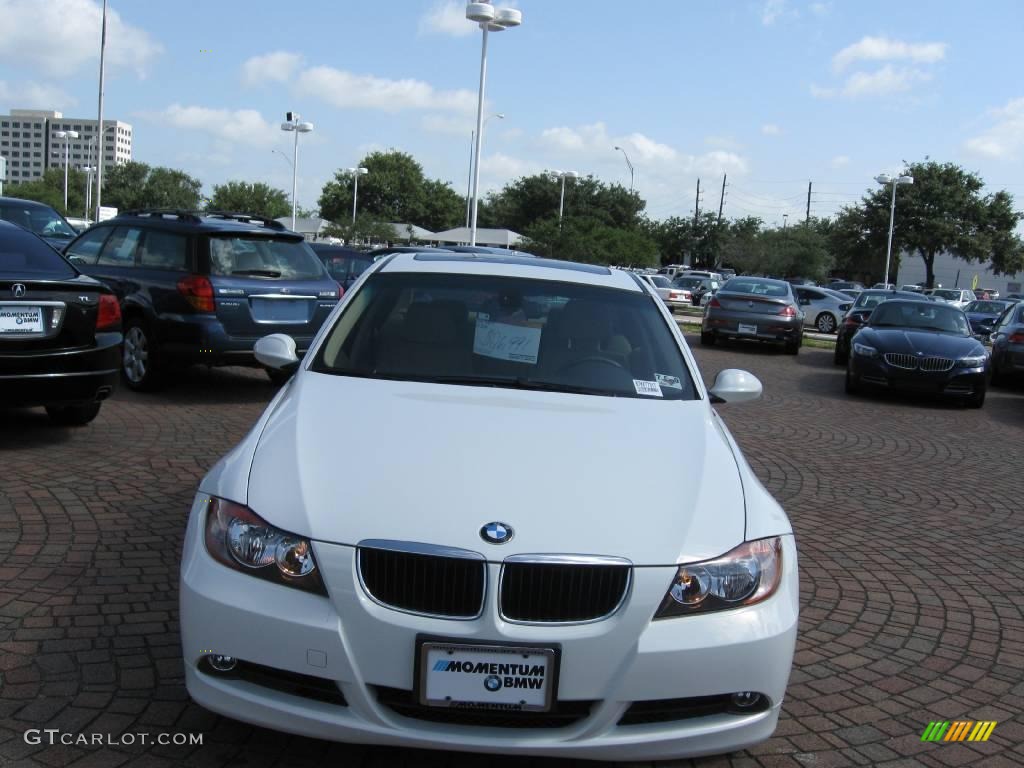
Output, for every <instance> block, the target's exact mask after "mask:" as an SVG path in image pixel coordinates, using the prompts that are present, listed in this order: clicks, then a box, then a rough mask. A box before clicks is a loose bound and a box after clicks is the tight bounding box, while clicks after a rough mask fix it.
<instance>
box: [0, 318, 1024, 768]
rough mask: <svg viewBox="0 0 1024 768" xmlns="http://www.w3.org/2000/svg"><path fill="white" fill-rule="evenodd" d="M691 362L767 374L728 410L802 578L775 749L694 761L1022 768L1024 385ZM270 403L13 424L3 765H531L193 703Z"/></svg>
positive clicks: (3, 561)
mask: <svg viewBox="0 0 1024 768" xmlns="http://www.w3.org/2000/svg"><path fill="white" fill-rule="evenodd" d="M691 343H694V339H692V338H691ZM696 351H697V355H698V358H699V360H700V363H701V366H702V368H703V371H704V374H705V377H707V378H711V377H713V375H714V373H715V372H717V371H718V370H719V369H721V368H727V367H739V368H746V369H748V370H750V371H752V372H753V373H755V374H756V375H758V376H759V377H760V378H761V379H762V381H763V382H764V384H765V397H764V399H763V400H762V401H761V402H759V403H755V404H751V405H742V406H720V408H721V413H722V414H723V416H724V417H725V418H726V420H727V421H728V422H729V424H730V426H731V428H732V429H733V432H734V434H735V435H736V437H737V439H738V440H739V442H740V443H741V444H742V446H743V448H744V450H745V452H746V455H747V458H748V459H749V460H750V462H751V464H752V465H753V467H754V469H755V470H756V471H757V473H758V475H759V476H760V477H761V478H762V480H763V481H764V482H765V484H766V485H767V486H768V488H769V489H770V490H771V491H772V492H773V493H774V494H775V496H776V497H777V498H778V499H779V500H780V501H781V502H782V504H783V505H784V506H785V507H786V509H787V510H788V512H789V514H790V517H791V518H792V520H793V524H794V526H795V528H796V531H797V535H798V541H799V546H800V554H801V577H802V617H801V618H802V620H801V635H800V640H799V643H798V647H797V656H796V663H795V666H794V670H793V676H792V680H791V683H790V687H789V693H788V696H787V700H786V704H785V713H784V715H783V718H782V720H781V721H780V724H779V728H778V731H777V732H776V735H775V737H774V738H773V739H771V740H770V741H768V742H767V743H765V744H763V745H761V746H759V747H757V748H755V749H753V750H751V751H750V752H749V753H743V754H734V755H729V756H726V757H720V758H714V759H708V760H702V761H697V764H700V765H709V766H710V765H723V766H725V765H730V766H766V767H767V766H787V765H793V766H823V767H824V766H841V765H882V766H890V765H891V766H904V765H929V766H946V765H978V766H1011V765H1021V764H1024V723H1022V722H1021V712H1022V711H1024V620H1022V608H1024V596H1022V591H1021V589H1020V580H1019V575H1020V571H1021V567H1022V563H1024V560H1022V556H1021V544H1022V541H1024V522H1022V512H1021V499H1022V494H1021V489H1022V487H1024V481H1022V478H1024V451H1022V450H1021V447H1020V446H1021V436H1022V434H1024V431H1022V430H1024V391H1022V390H1017V391H1005V390H998V391H993V392H991V393H990V395H989V401H988V402H987V403H986V406H985V408H984V409H983V410H982V411H973V410H967V409H962V408H959V407H956V406H946V405H941V404H936V403H931V402H920V401H918V400H915V399H908V398H899V399H895V398H893V399H889V398H886V399H877V400H876V399H865V398H857V399H851V398H848V397H847V396H846V395H844V394H843V381H842V372H841V370H839V369H836V368H833V366H832V363H831V352H827V351H824V350H817V349H807V348H805V349H804V350H803V351H802V352H801V354H800V355H799V357H798V358H796V359H794V358H791V357H788V356H786V355H782V354H778V353H774V352H771V351H768V350H762V349H759V348H752V349H749V348H738V347H733V346H727V347H716V348H714V349H702V348H700V347H697V348H696ZM272 393H273V388H272V387H271V386H270V384H269V383H268V382H267V380H266V378H265V377H264V376H263V375H262V374H261V373H258V372H253V371H245V370H239V369H228V370H219V371H212V372H210V371H204V370H196V371H194V372H191V373H189V374H188V375H186V376H184V377H183V378H182V379H181V380H180V382H179V383H178V385H177V386H176V387H175V388H174V389H172V390H169V391H168V392H165V393H162V394H159V395H153V396H140V395H134V394H131V393H128V392H121V393H119V394H118V395H117V396H116V398H115V399H114V400H113V401H111V402H110V403H108V404H107V406H106V407H105V408H104V409H103V412H102V413H101V415H100V417H99V418H98V419H97V421H96V422H95V423H94V424H93V425H91V426H89V427H86V428H82V429H75V430H68V429H59V428H54V427H51V426H49V424H48V423H47V421H46V417H45V415H44V414H43V412H42V411H41V410H40V411H38V412H35V411H21V412H3V411H0V765H31V766H64V765H75V766H108V765H109V766H117V765H123V764H133V765H146V766H161V765H168V766H170V765H180V764H185V765H194V766H221V765H239V766H242V765H244V766H270V765H281V766H284V765H290V766H307V765H308V766H314V765H317V766H318V765H336V766H357V765H359V766H377V765H379V766H386V765H387V766H390V765H409V766H413V765H430V766H438V765H465V766H470V765H473V766H477V765H513V764H515V763H516V762H518V761H515V760H510V759H504V758H490V757H481V756H475V755H474V756H459V755H448V754H443V753H427V752H407V751H403V750H393V749H375V748H363V747H349V746H345V745H338V744H330V743H326V742H320V741H314V740H311V739H303V738H295V737H287V736H283V735H280V734H276V733H273V732H269V731H265V730H262V729H257V728H250V727H248V726H246V725H243V724H240V723H237V722H234V721H231V720H226V719H224V718H219V717H216V716H214V715H212V714H209V713H207V712H205V711H203V710H202V709H200V708H199V707H197V706H196V705H194V704H191V703H190V702H189V700H188V697H187V695H186V693H185V689H184V686H183V682H182V667H181V657H180V646H179V639H178V624H177V563H178V557H179V551H180V547H181V535H182V531H183V528H184V521H185V516H186V513H187V511H188V507H189V503H190V501H191V499H192V495H193V493H194V491H195V487H196V484H197V482H198V480H199V478H200V477H201V476H202V475H203V473H204V472H205V471H206V469H207V468H208V467H209V466H210V465H211V464H212V463H213V462H214V461H215V460H216V459H217V458H218V457H219V456H220V455H221V454H222V453H223V452H224V451H225V450H226V449H228V448H229V447H230V446H231V445H232V444H233V443H234V442H235V441H236V440H237V439H238V438H239V437H240V436H241V435H242V434H243V433H244V432H245V430H246V429H247V428H248V426H249V424H251V423H252V422H253V420H254V419H255V418H256V416H257V415H258V414H259V412H260V411H261V409H262V408H263V406H264V404H265V403H266V401H267V400H268V399H269V397H270V396H271V395H272ZM345 439H346V437H345V436H344V435H340V436H339V441H340V442H341V444H342V446H343V445H344V441H345ZM648 480H650V481H653V482H661V483H664V484H665V486H666V489H672V485H673V479H672V478H670V477H665V478H648ZM679 492H685V489H673V490H672V493H679ZM957 719H966V720H995V721H998V723H999V725H998V726H997V727H996V729H995V731H994V733H993V735H992V737H991V739H990V740H989V741H988V742H986V743H971V744H966V743H964V744H951V743H946V744H925V743H922V742H921V741H920V735H921V732H922V731H923V729H924V728H925V726H926V725H927V724H928V722H929V721H931V720H957ZM31 728H36V729H44V728H49V729H59V730H60V731H62V732H66V733H73V734H77V733H87V734H92V733H111V734H120V733H125V732H131V733H149V734H157V733H171V732H190V733H202V734H203V739H204V744H203V746H202V747H192V748H188V747H175V746H143V745H140V744H135V745H131V746H124V745H118V746H116V747H100V746H95V747H93V746H89V747H82V746H48V745H46V743H45V741H44V743H43V744H39V745H32V744H27V743H26V741H25V738H24V737H23V734H24V732H25V731H26V729H31ZM531 762H533V763H547V761H531ZM550 764H551V765H565V764H566V763H561V762H559V761H550ZM683 764H689V762H688V761H684V763H683Z"/></svg>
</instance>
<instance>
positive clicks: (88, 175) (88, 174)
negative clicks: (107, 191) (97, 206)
mask: <svg viewBox="0 0 1024 768" xmlns="http://www.w3.org/2000/svg"><path fill="white" fill-rule="evenodd" d="M82 170H83V171H85V212H84V213H83V214H82V218H83V219H85V220H86V221H88V220H89V208H90V207H91V206H90V203H91V202H92V172H93V171H95V170H96V168H95V167H94V166H91V165H84V166H82Z"/></svg>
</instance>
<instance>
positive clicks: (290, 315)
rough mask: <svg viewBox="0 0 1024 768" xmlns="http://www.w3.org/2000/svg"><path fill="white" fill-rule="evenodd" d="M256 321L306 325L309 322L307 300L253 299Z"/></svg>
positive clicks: (253, 314) (253, 312) (253, 313)
mask: <svg viewBox="0 0 1024 768" xmlns="http://www.w3.org/2000/svg"><path fill="white" fill-rule="evenodd" d="M251 301H252V316H253V319H254V320H260V321H263V322H269V323H305V322H306V321H308V320H309V302H308V301H307V300H306V299H252V300H251Z"/></svg>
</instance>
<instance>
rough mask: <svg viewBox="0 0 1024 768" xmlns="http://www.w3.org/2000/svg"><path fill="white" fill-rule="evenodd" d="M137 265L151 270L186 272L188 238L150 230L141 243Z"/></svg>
mask: <svg viewBox="0 0 1024 768" xmlns="http://www.w3.org/2000/svg"><path fill="white" fill-rule="evenodd" d="M139 264H141V265H142V266H143V267H150V268H151V269H173V270H177V271H186V270H188V238H186V237H185V236H184V235H176V234H174V233H173V232H161V231H159V230H156V229H150V230H148V231H147V232H146V239H145V240H143V241H142V251H141V252H140V256H139Z"/></svg>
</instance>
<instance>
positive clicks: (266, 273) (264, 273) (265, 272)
mask: <svg viewBox="0 0 1024 768" xmlns="http://www.w3.org/2000/svg"><path fill="white" fill-rule="evenodd" d="M231 274H232V275H254V276H256V277H280V276H281V273H280V272H278V271H277V270H276V269H233V270H231Z"/></svg>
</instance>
